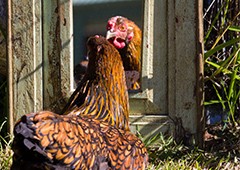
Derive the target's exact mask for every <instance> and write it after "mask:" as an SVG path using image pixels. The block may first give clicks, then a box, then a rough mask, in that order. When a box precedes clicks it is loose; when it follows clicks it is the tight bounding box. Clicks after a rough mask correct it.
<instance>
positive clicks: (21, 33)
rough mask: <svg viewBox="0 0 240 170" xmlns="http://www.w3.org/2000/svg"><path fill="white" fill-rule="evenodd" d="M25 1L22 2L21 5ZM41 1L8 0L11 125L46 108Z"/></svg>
mask: <svg viewBox="0 0 240 170" xmlns="http://www.w3.org/2000/svg"><path fill="white" fill-rule="evenodd" d="M20 4H21V5H20ZM41 44H42V41H41V1H24V0H20V1H19V0H9V1H8V86H9V90H8V96H9V103H8V106H9V122H10V123H9V126H10V131H12V129H13V124H14V122H15V121H16V120H17V119H18V118H19V117H20V116H22V115H23V114H26V113H29V112H34V111H37V110H40V109H42V55H41V52H42V48H41Z"/></svg>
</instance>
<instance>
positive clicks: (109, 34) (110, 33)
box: [106, 30, 116, 40]
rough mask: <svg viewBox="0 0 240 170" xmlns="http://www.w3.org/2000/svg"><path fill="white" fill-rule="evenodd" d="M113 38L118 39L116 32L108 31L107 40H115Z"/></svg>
mask: <svg viewBox="0 0 240 170" xmlns="http://www.w3.org/2000/svg"><path fill="white" fill-rule="evenodd" d="M113 37H116V34H115V33H114V32H111V31H110V30H109V31H107V34H106V39H107V40H108V39H110V38H113Z"/></svg>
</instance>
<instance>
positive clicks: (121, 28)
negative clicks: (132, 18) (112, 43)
mask: <svg viewBox="0 0 240 170" xmlns="http://www.w3.org/2000/svg"><path fill="white" fill-rule="evenodd" d="M118 28H119V30H120V31H122V32H123V31H125V30H126V27H125V26H124V25H120V26H119V27H118Z"/></svg>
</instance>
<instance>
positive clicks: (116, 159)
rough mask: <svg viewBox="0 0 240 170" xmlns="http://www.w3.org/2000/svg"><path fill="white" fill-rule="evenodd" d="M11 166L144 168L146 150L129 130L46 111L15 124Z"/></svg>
mask: <svg viewBox="0 0 240 170" xmlns="http://www.w3.org/2000/svg"><path fill="white" fill-rule="evenodd" d="M14 135H15V139H14V142H13V146H12V148H13V150H14V158H13V166H12V169H83V170H85V169H86V170H87V169H101V170H102V169H144V168H145V167H146V165H147V159H148V156H147V151H146V148H145V147H144V144H143V143H142V142H141V140H139V139H138V138H137V137H136V136H135V135H133V134H132V133H131V132H129V131H123V130H118V129H117V128H116V127H114V126H109V124H108V123H106V122H102V121H99V120H94V119H91V118H87V117H78V116H72V115H57V114H54V113H52V112H49V111H42V112H38V113H31V114H28V115H25V116H23V117H22V118H21V120H20V121H19V122H18V123H17V124H16V125H15V131H14Z"/></svg>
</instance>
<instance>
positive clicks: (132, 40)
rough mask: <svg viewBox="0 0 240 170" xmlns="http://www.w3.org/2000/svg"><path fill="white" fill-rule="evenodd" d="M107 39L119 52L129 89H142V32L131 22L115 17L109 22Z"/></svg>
mask: <svg viewBox="0 0 240 170" xmlns="http://www.w3.org/2000/svg"><path fill="white" fill-rule="evenodd" d="M106 38H107V39H108V41H110V42H111V43H112V44H113V45H114V46H115V47H116V48H117V49H118V51H119V53H120V55H121V57H122V60H123V66H124V70H125V72H126V81H127V86H128V89H130V90H137V89H139V88H140V73H141V46H142V31H141V29H140V28H139V27H138V26H137V25H136V24H135V23H134V22H133V21H131V20H129V19H127V18H125V17H122V16H115V17H112V18H110V19H109V20H108V24H107V34H106Z"/></svg>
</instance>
